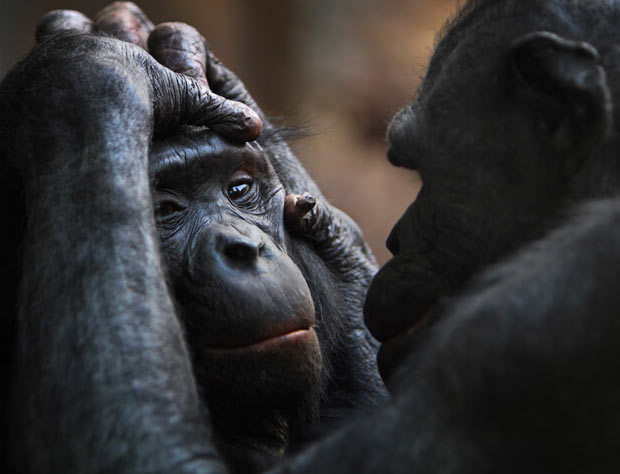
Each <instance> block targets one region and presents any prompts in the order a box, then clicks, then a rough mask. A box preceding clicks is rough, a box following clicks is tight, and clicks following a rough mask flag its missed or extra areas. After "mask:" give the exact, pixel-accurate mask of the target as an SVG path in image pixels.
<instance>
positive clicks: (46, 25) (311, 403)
mask: <svg viewBox="0 0 620 474" xmlns="http://www.w3.org/2000/svg"><path fill="white" fill-rule="evenodd" d="M137 11H138V12H139V10H137ZM110 12H115V13H116V17H115V18H114V17H112V18H111V16H110ZM119 12H120V14H121V15H122V16H123V18H128V17H129V18H132V17H133V18H135V17H136V16H137V15H138V14H137V13H136V7H135V6H134V5H132V4H116V5H115V8H111V7H108V8H107V9H106V10H104V11H103V12H102V14H100V15H99V16H98V18H97V19H96V20H95V22H94V28H95V29H97V30H100V29H103V28H102V26H101V25H107V28H112V27H114V26H115V25H116V28H112V29H113V31H114V34H115V35H117V36H122V32H123V31H124V29H123V27H122V26H121V27H119V26H118V24H119V23H120V24H121V25H122V22H119V21H117V19H118V16H119ZM142 18H144V17H142ZM76 19H77V20H78V23H76ZM59 20H62V21H59ZM59 23H60V27H58V24H59ZM131 23H132V24H134V25H135V24H138V23H140V24H141V25H142V24H146V21H144V20H143V21H142V22H138V21H132V22H131ZM76 24H77V25H78V26H80V27H82V26H84V25H86V28H93V26H92V25H91V24H90V23H89V22H88V21H86V20H84V17H82V16H80V15H79V14H77V13H75V12H65V11H57V12H53V13H52V14H50V15H48V16H46V17H45V18H44V20H43V21H42V22H41V25H43V26H40V27H39V28H38V34H37V37H38V38H39V39H40V40H41V39H45V37H46V36H49V35H50V34H53V31H54V29H59V30H60V29H66V28H67V26H71V25H76ZM140 28H141V26H139V27H136V28H134V29H133V30H132V31H133V33H136V37H138V38H146V37H147V36H148V33H144V34H142V33H141V29H140ZM119 32H120V33H119ZM196 35H197V33H196V32H195V30H193V29H190V28H189V27H187V26H186V25H171V24H168V25H162V26H160V27H158V28H157V29H155V30H154V31H153V36H152V38H151V40H149V42H150V46H151V52H153V53H154V54H156V55H157V54H160V55H161V54H163V53H165V54H166V58H165V59H166V60H165V61H164V60H162V59H161V57H160V61H161V62H164V63H166V64H170V65H171V66H173V67H175V68H176V69H177V70H179V65H185V64H187V62H188V61H198V62H199V61H202V62H203V63H204V61H205V60H206V53H205V51H204V50H202V58H199V57H197V56H196V51H193V52H192V51H191V50H190V49H188V48H183V47H179V45H178V44H177V43H176V41H177V39H179V38H180V39H181V40H182V42H183V44H185V45H187V44H188V43H189V44H193V43H196V42H198V43H199V42H200V41H204V40H202V38H201V37H200V36H199V35H198V36H197V37H196ZM127 36H129V35H127ZM198 43H196V44H198ZM160 52H163V53H160ZM183 72H191V71H183ZM199 72H200V73H201V74H202V75H200V74H194V76H195V78H196V79H197V80H199V81H200V82H201V84H203V85H204V86H207V82H206V78H205V77H204V70H200V71H199ZM224 73H226V74H229V73H228V72H227V71H226V70H224ZM9 87H10V86H9ZM219 102H220V103H223V104H225V105H228V104H229V102H227V101H223V100H222V99H221V98H220V99H219ZM238 107H240V105H239V106H238ZM211 122H212V123H213V121H211ZM237 122H239V119H237V118H234V119H233V121H232V124H231V126H232V129H233V130H236V129H243V126H239V125H237ZM214 125H215V127H212V128H215V129H217V125H218V123H214ZM241 125H243V124H241ZM210 126H212V125H211V123H210ZM220 126H222V125H221V124H220ZM269 127H271V126H270V125H269ZM157 137H158V138H156V140H155V143H154V145H153V147H152V149H151V160H150V161H151V162H150V164H151V172H152V178H153V181H154V186H155V209H156V215H157V220H156V223H157V225H158V229H159V230H160V237H161V241H162V254H163V257H164V261H165V264H166V273H167V275H168V278H167V280H168V282H169V283H170V289H171V291H172V294H173V297H174V301H175V306H176V309H177V314H178V315H179V316H180V317H181V319H182V322H183V323H184V325H185V328H186V334H187V336H186V337H187V340H188V343H189V349H190V352H191V354H192V355H193V370H194V373H195V375H196V382H197V384H198V386H199V388H200V389H201V395H202V398H203V401H205V402H206V403H207V405H208V407H209V409H210V412H211V413H212V414H213V417H212V418H213V420H212V421H213V425H214V427H215V428H216V434H217V436H216V439H217V442H218V446H219V447H220V449H221V450H222V452H223V453H224V454H225V455H226V457H227V459H229V461H230V465H232V466H234V467H235V468H236V469H237V470H241V471H243V472H248V469H256V464H258V465H261V464H265V463H266V462H269V460H272V459H275V458H277V457H279V456H281V454H282V452H284V450H285V449H287V448H290V449H298V447H299V446H300V445H301V444H302V443H304V442H307V441H308V439H310V438H311V437H312V436H316V435H317V433H319V432H321V433H324V432H325V431H326V428H327V427H328V426H330V425H335V423H336V422H338V421H341V420H342V419H343V418H344V417H345V415H348V414H349V413H350V412H351V411H353V410H355V409H358V408H368V407H369V406H373V405H376V404H377V403H379V401H381V400H383V399H384V393H383V388H382V385H381V382H380V380H379V379H378V376H377V374H376V369H375V368H374V364H373V360H374V357H375V352H376V350H375V345H374V344H375V343H374V341H372V340H371V338H370V337H369V336H368V333H367V331H366V330H365V329H364V328H363V326H362V323H361V304H362V298H363V293H364V289H365V287H366V286H367V284H368V282H369V280H370V277H371V276H372V274H373V273H374V270H375V266H374V261H373V259H372V257H371V255H370V254H369V253H368V250H367V247H366V246H365V244H364V242H363V240H362V239H361V236H360V234H359V231H358V230H357V227H356V226H355V225H354V224H352V223H350V222H349V220H348V218H346V216H344V215H342V214H341V213H340V212H339V211H337V210H335V209H333V208H331V207H330V206H329V204H328V203H326V202H325V201H324V200H322V201H321V204H320V205H317V204H316V200H315V199H314V198H311V197H309V196H308V195H303V196H299V195H295V194H289V195H288V197H287V199H286V202H287V219H288V222H289V227H291V228H294V229H296V230H299V231H303V232H304V233H305V235H306V237H312V247H310V246H309V245H307V244H305V243H304V242H302V241H299V240H291V239H289V238H288V237H287V236H286V234H285V233H284V229H283V208H284V188H283V186H282V185H281V184H280V181H279V179H278V177H277V176H276V175H275V173H274V171H273V169H272V167H271V165H270V164H269V161H268V160H267V157H270V158H271V159H272V160H273V161H274V163H275V164H278V165H279V168H280V169H281V170H282V171H281V172H282V174H283V176H284V178H285V179H288V183H289V187H292V186H297V187H301V186H303V188H304V189H307V188H309V187H310V188H312V187H314V188H315V187H316V186H315V185H314V183H313V182H312V181H311V180H310V178H309V177H308V176H307V174H305V172H304V173H300V172H298V171H297V170H302V171H303V169H302V168H301V167H300V165H299V163H298V162H297V161H296V160H295V158H294V157H293V156H292V155H291V154H290V151H289V150H288V148H287V147H286V145H285V144H284V143H283V142H282V140H281V139H279V138H278V137H277V135H276V134H275V132H274V131H273V129H272V130H271V131H270V132H269V131H268V132H267V134H265V135H263V137H262V138H261V143H262V145H263V146H264V147H265V149H266V153H265V152H263V151H262V148H261V146H260V145H258V144H256V145H254V146H251V147H250V146H249V145H248V146H246V147H245V148H244V147H240V146H238V145H234V144H233V143H231V142H227V141H223V140H222V139H220V138H218V137H216V136H214V135H213V134H212V133H211V132H209V131H206V130H204V129H197V128H187V127H185V128H183V129H181V130H177V131H171V130H170V129H169V127H168V129H167V131H166V133H160V134H159V135H157ZM296 172H297V174H294V173H296ZM304 180H305V181H304ZM315 193H316V191H315ZM317 194H318V193H317ZM289 255H290V257H289ZM317 255H318V257H322V258H324V259H325V260H321V259H320V258H318V257H317ZM291 258H292V259H293V260H295V261H296V263H297V266H296V265H295V264H294V263H293V260H291ZM298 268H300V269H301V270H302V272H303V274H304V275H305V277H306V279H307V280H308V283H309V285H310V288H308V286H307V284H306V281H305V280H304V278H303V276H302V274H301V273H300V271H299V269H298ZM313 300H314V301H315V302H316V306H317V320H318V321H317V323H318V324H317V332H318V334H319V341H320V345H321V349H320V350H319V347H318V343H317V340H316V336H315V334H314V330H313V329H312V326H313V324H314V320H315V315H314V312H315V311H314V306H313ZM321 362H323V364H321ZM321 365H323V370H321ZM20 376H21V374H20ZM15 412H19V411H18V410H16V411H15ZM19 424H21V423H18V425H19ZM18 439H19V438H18ZM19 442H20V441H18V442H17V443H19ZM262 458H265V459H262Z"/></svg>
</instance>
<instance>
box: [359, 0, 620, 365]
mask: <svg viewBox="0 0 620 474" xmlns="http://www.w3.org/2000/svg"><path fill="white" fill-rule="evenodd" d="M617 10H618V4H617V2H601V1H593V2H570V1H561V0H539V1H528V2H522V1H510V0H503V1H493V0H489V1H471V2H469V3H468V4H467V5H466V6H465V7H464V8H463V9H462V10H461V12H460V13H459V14H458V15H457V16H456V17H455V19H454V20H453V21H452V22H451V23H450V24H449V26H448V28H447V29H446V30H445V34H444V36H443V37H442V39H441V41H440V42H439V43H438V47H437V49H436V51H435V54H434V55H433V58H432V60H431V63H430V66H429V69H428V73H427V76H426V78H425V80H424V83H423V85H422V87H421V89H420V93H419V94H418V96H417V97H416V99H415V100H414V101H413V103H412V104H411V105H410V106H408V107H406V108H404V109H403V110H402V111H401V112H400V113H398V114H397V115H396V117H395V118H394V120H393V121H392V124H391V125H390V128H389V132H388V138H389V142H390V148H389V151H388V157H389V159H390V161H391V162H392V163H393V164H395V165H399V166H405V167H407V168H410V169H414V170H416V171H418V172H419V173H420V176H421V178H422V181H423V186H422V189H421V191H420V193H419V195H418V197H417V199H416V200H415V202H414V203H413V204H412V205H411V206H410V208H409V209H408V210H407V211H406V213H405V214H404V215H403V217H402V218H401V219H400V221H399V222H398V223H397V225H396V226H395V228H394V229H393V231H392V233H391V235H390V237H389V238H388V242H387V245H388V248H389V249H390V250H391V252H392V253H393V254H394V258H393V259H392V260H391V261H389V262H388V263H387V264H386V265H385V266H384V267H383V268H382V269H381V270H380V272H379V274H378V275H377V276H376V278H375V279H374V281H373V283H372V285H371V287H370V291H369V294H368V299H367V302H366V307H365V314H366V322H367V325H368V327H369V328H370V329H371V331H372V333H373V334H374V335H375V336H376V337H377V338H379V339H380V340H382V341H386V340H389V339H392V338H393V337H394V336H396V335H397V334H399V333H402V332H404V331H405V330H407V329H408V328H410V327H412V326H414V325H417V324H419V323H420V322H421V321H423V320H426V319H427V318H426V317H425V316H427V315H429V314H430V312H432V310H433V308H434V307H435V306H436V304H437V303H438V302H440V301H441V298H444V297H449V296H453V295H454V294H455V293H456V292H457V291H458V290H459V289H461V288H462V287H463V284H464V283H465V282H467V281H468V279H469V278H470V277H471V275H473V274H474V273H476V272H477V271H478V270H480V269H482V268H484V267H485V266H486V265H488V264H490V263H492V262H495V261H497V260H498V259H500V258H502V257H504V256H506V255H507V254H508V253H510V252H512V251H514V250H515V249H517V248H518V247H520V246H522V245H523V244H524V243H526V242H529V241H531V240H533V239H535V238H537V237H540V236H542V235H544V233H545V232H546V231H548V230H549V229H551V228H553V227H555V226H557V224H558V221H559V219H561V218H562V217H563V214H565V212H566V210H567V209H568V208H569V207H570V205H571V204H573V203H575V202H578V201H580V200H583V199H586V198H590V197H597V196H608V195H611V194H614V193H616V192H617V191H618V189H619V184H620V169H619V167H618V164H617V159H616V155H617V153H616V151H615V150H617V149H618V136H617V133H616V130H615V129H613V128H612V124H613V120H612V118H613V113H614V111H613V103H612V97H615V96H616V95H617V92H618V90H617V89H618V87H619V86H620V80H619V78H618V76H617V68H616V67H615V65H616V64H617V63H618V59H617V57H616V53H615V52H616V51H617V49H616V47H615V45H616V44H617V41H618V39H619V35H618V32H617V28H615V26H614V20H613V19H614V18H615V16H614V14H612V13H613V12H616V11H617ZM593 24H595V25H596V27H592V25H593ZM394 342H395V343H394V344H391V346H392V349H388V348H387V347H386V348H385V350H383V351H382V357H380V359H383V361H382V362H381V365H382V366H383V367H382V368H383V370H384V371H385V372H387V371H388V369H389V368H390V367H392V366H394V365H395V364H396V363H397V360H398V358H399V357H398V354H397V352H399V351H398V350H397V347H396V346H398V344H397V343H396V341H394ZM391 358H394V360H393V361H390V360H388V359H391Z"/></svg>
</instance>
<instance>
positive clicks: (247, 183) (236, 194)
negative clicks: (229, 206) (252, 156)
mask: <svg viewBox="0 0 620 474" xmlns="http://www.w3.org/2000/svg"><path fill="white" fill-rule="evenodd" d="M251 187H252V179H251V178H249V177H244V178H240V179H236V180H234V181H233V182H231V183H230V184H229V185H228V197H229V198H230V199H231V200H233V201H237V200H239V199H241V198H242V197H243V196H245V195H246V194H247V192H248V191H249V190H250V188H251Z"/></svg>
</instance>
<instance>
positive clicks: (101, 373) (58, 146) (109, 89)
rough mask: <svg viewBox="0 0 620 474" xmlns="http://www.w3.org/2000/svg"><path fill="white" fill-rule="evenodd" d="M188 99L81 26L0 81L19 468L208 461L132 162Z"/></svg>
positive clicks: (140, 57) (142, 172) (194, 116)
mask: <svg viewBox="0 0 620 474" xmlns="http://www.w3.org/2000/svg"><path fill="white" fill-rule="evenodd" d="M202 99H204V96H202V95H201V94H200V89H199V88H197V87H196V84H195V83H194V82H192V81H187V80H185V79H184V78H183V77H181V76H178V75H175V74H173V73H171V72H170V71H167V70H165V68H163V67H161V66H159V65H157V64H156V63H155V62H154V61H152V59H150V57H148V55H146V54H145V53H144V52H142V51H141V50H139V49H138V48H137V47H134V46H132V45H129V44H128V43H121V42H119V41H116V40H113V39H109V38H96V37H93V36H88V35H71V34H67V35H61V36H60V37H58V38H56V39H55V40H53V41H49V42H46V43H45V44H43V45H42V46H39V47H37V48H35V50H34V51H33V52H32V53H31V54H30V55H29V57H27V58H26V59H25V60H24V61H23V62H22V63H20V64H19V65H18V66H16V68H15V69H14V70H13V71H12V72H11V73H9V75H8V76H7V78H5V80H4V81H3V83H2V85H1V86H0V120H2V133H3V137H2V144H3V148H4V150H3V155H4V156H5V157H6V159H7V163H5V167H10V168H12V169H14V170H16V171H17V173H19V175H20V176H21V177H22V179H23V182H24V186H25V197H26V209H27V224H26V234H25V238H24V242H23V249H24V250H23V259H22V265H21V275H20V276H21V283H20V288H19V296H18V307H19V310H18V316H17V318H18V319H17V331H18V339H17V351H16V359H17V362H16V365H17V367H16V376H15V380H14V382H13V385H14V386H13V390H12V400H11V412H12V413H14V414H15V415H14V416H12V417H11V418H12V419H11V420H10V422H11V426H12V428H11V432H12V440H11V444H12V446H11V448H12V449H11V451H12V458H13V463H14V464H15V468H16V469H17V467H19V471H20V472H90V471H98V472H99V471H107V472H147V471H148V472H155V471H157V472H159V471H167V472H194V471H195V470H203V471H209V472H214V471H219V470H220V469H221V465H220V464H219V462H218V461H217V460H216V454H215V452H214V449H213V448H212V444H211V443H210V436H211V433H210V430H209V427H208V425H207V424H206V423H205V420H204V418H201V416H202V413H201V409H200V405H199V400H198V396H197V392H196V387H195V383H194V380H193V376H192V373H191V367H190V362H189V357H188V354H187V350H186V347H185V343H184V340H183V337H182V333H181V329H180V326H179V322H178V321H177V319H176V317H175V315H174V311H173V308H172V304H171V301H170V298H169V296H168V293H167V289H166V285H165V283H164V279H163V275H162V269H161V262H160V257H159V253H158V243H157V239H156V237H155V233H154V224H153V216H152V204H151V197H150V190H149V182H148V173H147V157H148V148H149V142H150V138H151V135H152V132H153V127H154V126H161V125H162V124H163V125H168V124H170V123H173V122H175V121H178V118H177V117H181V118H182V119H186V120H188V121H196V122H198V123H200V122H202V123H204V122H205V121H206V120H205V119H206V116H205V115H203V112H204V111H205V110H206V109H207V108H208V107H207V104H201V101H202ZM18 463H19V466H17V464H18Z"/></svg>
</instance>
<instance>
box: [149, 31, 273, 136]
mask: <svg viewBox="0 0 620 474" xmlns="http://www.w3.org/2000/svg"><path fill="white" fill-rule="evenodd" d="M148 48H149V51H150V53H151V55H152V56H153V57H154V58H155V59H157V60H158V61H159V62H160V63H161V64H163V65H164V66H166V67H167V68H168V69H170V70H172V71H174V72H176V73H178V74H183V75H184V76H180V77H187V76H189V78H191V79H190V81H189V82H188V84H187V85H188V86H189V87H188V91H187V93H188V96H187V97H186V98H185V99H186V101H185V103H186V108H185V111H184V118H183V120H184V123H191V124H194V125H198V124H201V125H206V126H208V127H209V128H211V129H212V130H214V131H216V132H218V133H220V134H221V135H224V136H226V137H229V138H232V139H234V140H240V141H251V140H256V139H257V138H258V137H259V136H260V135H261V133H262V131H263V122H262V120H261V118H260V116H259V115H258V114H257V113H256V112H255V111H254V110H252V109H251V108H250V107H248V106H247V105H245V104H242V103H239V102H235V101H232V100H228V99H227V98H225V97H222V96H221V95H219V94H215V93H213V92H212V91H210V90H209V84H208V82H207V78H206V76H205V70H206V58H207V46H206V42H205V40H204V38H203V37H202V35H201V34H200V33H198V31H197V30H196V29H195V28H193V27H191V26H189V25H186V24H184V23H162V24H161V25H158V26H157V27H156V28H155V29H154V30H153V31H152V33H151V35H150V36H149V39H148ZM192 81H193V82H192Z"/></svg>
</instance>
